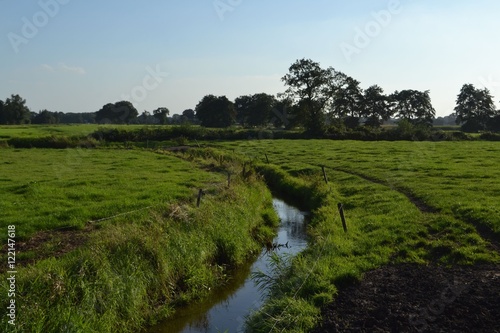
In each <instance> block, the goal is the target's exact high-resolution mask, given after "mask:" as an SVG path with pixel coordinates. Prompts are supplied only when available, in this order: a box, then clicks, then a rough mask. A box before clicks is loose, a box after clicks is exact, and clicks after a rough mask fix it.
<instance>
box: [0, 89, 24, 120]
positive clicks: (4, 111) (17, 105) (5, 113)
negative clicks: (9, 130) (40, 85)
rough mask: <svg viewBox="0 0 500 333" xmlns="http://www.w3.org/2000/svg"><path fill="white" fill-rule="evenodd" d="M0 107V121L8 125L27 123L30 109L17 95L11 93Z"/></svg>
mask: <svg viewBox="0 0 500 333" xmlns="http://www.w3.org/2000/svg"><path fill="white" fill-rule="evenodd" d="M2 104H3V105H2V107H1V108H0V123H1V124H8V125H16V124H28V123H29V122H30V118H31V111H30V109H29V108H28V107H27V106H26V100H25V99H23V98H21V96H19V95H11V96H10V98H7V99H6V100H5V103H2Z"/></svg>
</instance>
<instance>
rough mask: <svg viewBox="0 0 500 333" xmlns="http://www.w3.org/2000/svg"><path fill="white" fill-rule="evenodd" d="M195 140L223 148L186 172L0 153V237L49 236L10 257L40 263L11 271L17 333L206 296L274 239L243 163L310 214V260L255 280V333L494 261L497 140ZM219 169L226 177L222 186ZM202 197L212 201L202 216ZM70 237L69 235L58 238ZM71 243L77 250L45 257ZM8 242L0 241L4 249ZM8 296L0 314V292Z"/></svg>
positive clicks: (130, 314)
mask: <svg viewBox="0 0 500 333" xmlns="http://www.w3.org/2000/svg"><path fill="white" fill-rule="evenodd" d="M86 126H87V125H81V126H74V127H73V126H61V127H59V126H54V127H48V128H44V127H43V126H40V127H37V126H29V127H26V128H24V127H22V126H15V127H12V128H8V129H6V128H3V127H1V128H0V140H1V138H6V137H7V136H8V137H10V138H12V137H16V138H18V137H25V138H28V139H29V138H30V137H32V138H37V137H45V136H46V135H58V134H54V133H57V131H58V130H60V135H61V137H67V136H71V135H80V134H81V133H84V132H85V129H87V130H88V131H89V132H87V133H86V134H88V133H90V132H93V131H94V130H95V129H96V127H94V126H93V125H88V126H89V127H86ZM124 128H126V129H128V128H129V127H128V126H124ZM130 128H132V127H130ZM9 131H11V132H10V134H7V133H9ZM12 131H13V132H12ZM16 131H17V132H16ZM51 131H55V132H53V133H51ZM77 132H79V133H77ZM86 134H85V135H86ZM197 143H199V144H201V145H213V146H215V147H216V149H191V150H189V151H188V152H187V153H185V154H183V155H182V157H183V158H182V159H181V158H179V157H178V156H174V155H172V154H170V153H164V152H163V153H160V152H153V151H150V150H143V149H139V148H135V149H123V147H124V146H125V145H123V144H121V145H118V146H120V147H122V148H120V149H110V148H99V149H12V148H3V149H0V196H1V198H2V201H1V202H0V211H1V212H2V219H1V220H0V227H1V228H2V229H3V230H7V226H8V225H15V226H16V237H18V240H19V241H25V240H28V239H30V238H35V239H37V237H38V239H42V240H43V239H44V238H40V237H39V236H40V231H45V232H44V233H42V235H43V236H44V237H45V236H47V235H49V236H54V237H52V239H51V240H50V241H49V242H47V244H45V243H44V242H41V244H39V245H40V246H39V247H38V248H35V249H31V250H30V251H29V252H27V253H20V254H19V258H20V260H21V259H28V260H30V259H37V258H38V260H35V263H34V264H32V265H29V266H27V267H19V275H18V276H19V280H18V286H19V300H20V301H21V302H24V303H23V304H25V305H26V306H25V307H24V308H22V310H20V313H19V315H20V318H21V316H22V318H23V321H22V324H21V325H22V326H21V328H20V329H19V330H18V331H19V332H22V331H23V329H24V331H32V332H59V331H68V330H69V331H71V330H76V331H78V330H80V331H82V330H83V331H85V330H87V331H92V330H94V331H102V332H106V331H109V332H111V331H113V330H116V327H119V330H120V331H127V330H134V329H135V328H137V327H140V326H141V325H143V324H144V322H145V320H148V319H155V318H160V317H165V316H167V315H169V314H171V313H172V312H173V311H174V310H173V309H174V308H175V306H178V305H179V304H184V303H185V302H188V301H191V300H193V299H196V298H197V297H203V296H204V295H206V294H207V293H208V290H209V289H210V288H211V287H212V286H215V285H216V284H218V283H221V281H223V280H224V279H225V274H226V273H227V267H228V266H235V265H238V264H239V263H241V262H243V261H244V260H245V259H247V258H248V256H249V255H252V254H254V253H257V252H258V251H259V247H260V245H259V244H262V243H263V242H264V241H265V240H266V239H269V238H270V237H272V228H270V227H271V226H272V225H274V224H275V223H276V217H275V214H274V213H273V212H272V206H271V196H270V193H269V191H268V190H267V189H266V188H265V186H264V185H263V184H262V182H261V181H260V176H258V175H255V174H254V173H253V172H252V171H251V166H250V164H248V163H247V164H246V166H245V168H246V169H245V170H246V172H245V174H246V175H245V176H244V175H243V174H244V173H242V172H241V170H242V168H243V166H242V164H243V163H244V162H250V161H253V162H252V163H251V164H252V165H253V166H254V167H255V169H256V170H257V171H258V173H260V174H261V175H262V176H264V178H265V180H266V181H267V183H268V185H269V186H270V187H271V188H272V189H273V190H275V191H277V192H280V193H281V194H282V195H284V196H285V197H288V198H289V199H292V200H294V201H295V202H297V203H299V204H300V205H302V207H301V208H302V209H309V210H311V211H312V213H313V219H312V221H311V223H310V228H309V233H310V235H311V242H310V246H309V247H308V249H307V250H305V251H304V252H303V253H302V254H300V255H298V256H297V257H295V258H294V259H292V260H289V262H288V263H287V264H283V262H282V261H287V260H288V259H284V258H281V259H279V258H278V259H276V260H277V263H276V265H277V267H278V268H279V269H276V270H275V274H274V275H272V276H267V277H263V276H261V277H260V278H261V279H260V281H261V282H262V283H264V284H268V285H269V286H270V287H271V288H270V293H271V297H270V300H269V301H268V302H267V303H266V305H265V306H264V307H263V308H262V309H261V311H259V312H257V313H256V314H255V315H254V316H252V318H251V319H250V320H249V327H250V328H251V330H252V331H255V332H274V331H276V332H279V331H282V330H284V331H289V332H304V331H307V330H309V329H310V328H311V327H313V326H314V325H315V323H316V322H317V320H318V317H319V309H320V307H321V306H322V305H324V304H326V303H328V302H330V301H331V300H332V298H333V297H334V296H335V294H336V292H337V289H338V288H339V287H341V286H343V285H345V284H346V283H351V282H352V281H354V280H357V279H360V278H362V276H363V273H364V272H366V271H368V270H371V269H373V268H376V267H380V266H383V265H386V264H389V263H401V262H415V263H419V264H427V263H430V262H437V263H439V264H443V265H469V264H476V263H483V262H500V257H499V255H498V252H495V251H494V250H492V245H491V243H490V242H489V240H493V242H496V244H497V243H498V237H499V236H500V207H499V205H498V202H499V201H498V198H499V197H500V169H499V168H498V165H499V164H500V155H499V154H498V152H499V150H500V143H497V142H484V141H460V142H408V141H398V142H384V141H380V142H361V141H332V140H281V139H279V140H245V141H228V142H221V141H217V142H201V141H200V142H197ZM141 145H142V146H144V143H137V146H141ZM100 146H101V147H106V146H108V145H107V143H105V142H103V143H102V145H100ZM118 146H117V147H118ZM267 161H268V163H267ZM322 166H324V167H325V171H326V175H327V177H328V180H329V182H328V184H325V182H324V180H323V174H322V170H321V167H322ZM227 171H230V172H232V174H233V175H234V178H233V180H232V185H231V187H230V188H227V186H225V182H226V177H227V174H226V172H227ZM199 188H204V189H205V190H206V193H207V195H206V196H205V197H204V198H203V204H202V205H201V207H200V208H199V209H196V208H195V207H194V203H195V196H196V194H197V190H198V189H199ZM339 202H341V203H343V205H344V208H345V214H346V217H347V225H348V232H347V233H344V231H343V229H342V226H341V223H340V218H339V214H338V211H337V203H339ZM144 208H146V209H144ZM122 213H127V214H125V215H120V214H122ZM115 215H118V216H117V217H115V218H112V219H110V220H106V221H103V222H98V223H91V224H90V225H91V226H92V227H91V228H89V227H88V224H87V222H88V221H91V220H92V221H95V220H99V219H102V218H108V217H113V216H115ZM66 227H73V228H72V229H71V230H70V231H69V232H68V233H60V232H59V231H57V230H58V229H60V228H65V229H66ZM71 237H76V239H77V240H80V241H79V242H76V243H75V244H76V245H78V246H73V247H71V248H70V250H71V251H66V252H65V253H63V254H62V255H61V254H58V255H57V258H56V257H54V255H52V254H54V253H53V252H54V250H55V249H58V246H59V247H60V246H61V243H64V240H65V239H71ZM6 238H7V233H6V232H5V233H3V234H2V236H1V237H0V239H1V240H2V242H3V243H5V242H6ZM81 240H84V242H83V241H81ZM49 243H50V244H49ZM73 245H74V244H73ZM63 252H64V251H63ZM40 254H43V255H42V256H40ZM2 260H6V258H4V256H2ZM2 276H3V275H2ZM1 295H2V296H1V297H0V303H1V304H2V306H6V304H7V303H6V302H7V300H6V299H4V298H5V295H6V291H5V290H1ZM28 304H29V305H28ZM53 318H55V319H53ZM4 319H5V318H4ZM117 323H118V325H119V326H116V325H117ZM1 325H4V326H3V328H5V327H8V326H6V325H7V324H5V321H2V324H1Z"/></svg>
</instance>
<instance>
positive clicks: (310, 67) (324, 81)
mask: <svg viewBox="0 0 500 333" xmlns="http://www.w3.org/2000/svg"><path fill="white" fill-rule="evenodd" d="M334 76H335V70H334V69H333V68H331V67H329V68H327V69H323V68H321V67H320V65H319V63H317V62H314V61H312V60H310V59H300V60H297V61H296V62H295V63H293V64H292V65H291V66H290V68H289V69H288V74H286V75H285V76H283V77H282V78H281V80H282V81H283V82H284V83H285V85H286V86H288V89H287V90H286V92H285V95H286V96H287V97H288V98H291V99H292V100H293V101H294V102H295V103H297V106H298V108H299V112H300V113H302V116H303V119H304V125H305V128H306V130H307V131H308V132H309V133H311V134H314V135H318V134H323V133H324V132H325V108H326V106H327V105H328V103H329V102H331V100H332V97H333V94H334V92H335V90H336V88H337V87H336V86H335V79H334Z"/></svg>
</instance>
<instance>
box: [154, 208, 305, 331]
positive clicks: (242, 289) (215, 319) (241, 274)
mask: <svg viewBox="0 0 500 333" xmlns="http://www.w3.org/2000/svg"><path fill="white" fill-rule="evenodd" d="M273 206H274V209H275V210H276V212H277V213H278V216H279V217H280V220H281V224H280V227H279V229H278V235H277V236H276V238H275V239H274V240H273V244H282V245H284V244H287V245H288V246H287V247H285V246H281V247H277V248H276V250H275V251H278V253H279V254H296V253H298V252H300V251H301V250H303V249H304V248H305V247H306V246H307V237H306V220H305V216H306V215H307V214H306V213H304V212H301V211H300V210H298V209H296V208H295V207H292V206H290V205H288V204H286V203H285V202H284V201H282V200H280V199H273ZM268 256H269V252H268V250H267V249H266V248H264V249H263V250H262V252H261V254H260V255H259V257H258V258H256V260H254V261H253V262H249V263H248V264H246V265H244V266H243V267H239V268H238V271H235V272H234V273H233V274H232V280H231V282H230V283H229V284H227V285H225V286H224V287H222V288H220V289H217V290H214V292H213V293H212V295H211V296H210V298H209V299H207V300H205V301H203V302H200V303H196V304H192V305H189V306H187V307H185V308H182V309H179V310H178V311H177V312H176V315H175V318H173V319H170V320H168V321H165V322H163V323H161V324H160V325H157V326H155V327H153V328H151V329H150V330H148V332H149V333H167V332H168V333H181V332H182V333H219V332H225V331H227V332H230V333H233V332H243V329H244V322H245V316H247V315H248V314H250V313H251V312H252V311H253V310H256V309H258V308H259V307H260V306H261V305H262V300H261V293H260V292H259V290H258V288H257V286H256V285H255V283H254V282H253V281H252V279H251V278H250V273H251V272H253V271H257V270H261V271H263V272H265V273H267V272H269V267H268V260H267V258H268Z"/></svg>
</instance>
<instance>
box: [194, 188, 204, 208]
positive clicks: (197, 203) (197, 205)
mask: <svg viewBox="0 0 500 333" xmlns="http://www.w3.org/2000/svg"><path fill="white" fill-rule="evenodd" d="M202 195H203V190H202V189H201V188H200V190H199V191H198V200H196V207H200V202H201V196H202Z"/></svg>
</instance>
